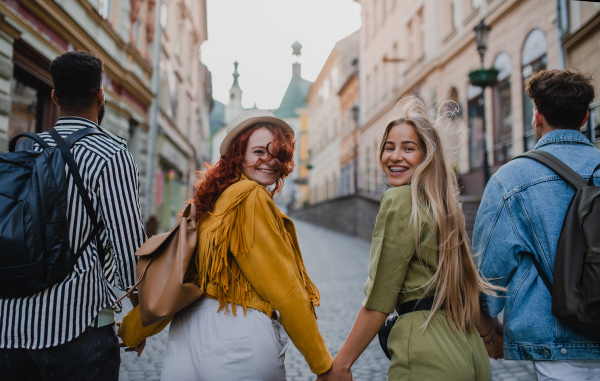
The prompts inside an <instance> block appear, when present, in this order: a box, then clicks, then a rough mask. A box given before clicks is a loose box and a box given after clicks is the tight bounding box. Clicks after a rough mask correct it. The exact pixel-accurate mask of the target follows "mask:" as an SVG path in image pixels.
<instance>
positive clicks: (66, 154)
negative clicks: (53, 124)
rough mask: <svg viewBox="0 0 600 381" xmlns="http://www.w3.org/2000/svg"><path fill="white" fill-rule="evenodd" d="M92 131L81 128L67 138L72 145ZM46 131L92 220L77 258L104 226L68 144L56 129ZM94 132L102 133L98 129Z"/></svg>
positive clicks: (102, 257)
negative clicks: (86, 237)
mask: <svg viewBox="0 0 600 381" xmlns="http://www.w3.org/2000/svg"><path fill="white" fill-rule="evenodd" d="M86 130H92V131H86ZM93 131H95V130H94V129H93V128H85V129H82V130H80V131H77V132H74V133H73V134H77V135H76V136H74V139H68V140H69V142H70V143H71V145H72V144H74V143H75V142H76V141H77V140H79V139H81V138H83V137H84V136H86V135H90V134H94V132H93ZM48 132H49V133H50V136H52V139H54V141H55V142H56V146H57V147H58V149H59V150H60V153H61V154H62V156H63V159H64V161H65V163H67V166H68V167H69V172H71V176H73V182H74V183H75V185H76V186H77V190H78V193H79V195H80V196H81V199H82V200H83V204H84V206H85V209H86V211H87V213H88V216H89V217H90V219H91V220H92V224H93V225H94V229H93V230H92V233H91V234H90V235H89V237H88V239H87V240H86V241H85V242H84V243H83V245H82V246H81V248H80V249H79V252H77V254H76V257H77V258H79V256H80V255H81V254H82V253H83V250H85V248H86V247H87V246H88V245H89V244H90V242H91V241H92V239H94V238H96V236H97V235H98V234H99V233H100V229H101V228H102V227H103V226H104V224H103V222H102V221H100V222H98V216H97V215H96V211H95V210H94V205H93V204H92V201H91V200H90V197H89V196H88V194H87V191H86V189H85V186H84V184H83V180H82V179H81V175H80V174H79V168H78V167H77V163H76V162H75V158H73V155H72V154H71V150H70V149H69V148H70V146H69V145H67V142H66V141H65V140H64V139H63V138H62V137H61V136H60V134H59V133H58V131H56V130H55V129H54V128H52V129H50V130H48ZM96 133H97V134H102V133H101V132H99V131H98V132H96ZM101 251H104V249H103V248H101ZM100 258H101V259H102V262H104V255H101V256H100Z"/></svg>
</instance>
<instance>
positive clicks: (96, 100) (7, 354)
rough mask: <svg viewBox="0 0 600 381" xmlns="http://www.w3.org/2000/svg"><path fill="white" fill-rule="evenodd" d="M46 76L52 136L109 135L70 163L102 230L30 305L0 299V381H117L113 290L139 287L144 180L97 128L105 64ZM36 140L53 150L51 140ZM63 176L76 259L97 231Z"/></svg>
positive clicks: (84, 62) (82, 58)
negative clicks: (53, 107) (53, 111)
mask: <svg viewBox="0 0 600 381" xmlns="http://www.w3.org/2000/svg"><path fill="white" fill-rule="evenodd" d="M50 72H51V74H52V78H53V80H54V90H52V99H53V101H54V102H55V103H56V104H57V105H58V106H59V107H60V119H59V120H58V122H57V123H56V124H55V126H54V127H55V129H56V130H57V131H58V133H59V134H60V135H61V137H63V138H65V137H67V136H69V135H70V134H71V133H73V132H75V131H78V130H80V129H83V128H86V127H92V128H95V129H98V130H100V131H102V132H103V134H101V135H89V136H86V137H84V138H82V139H81V140H79V141H78V142H77V143H76V144H75V145H73V147H72V148H71V153H72V154H73V156H74V158H75V161H76V162H77V164H78V167H79V172H80V175H81V178H82V179H83V182H84V185H85V188H86V190H87V192H88V195H89V198H90V200H91V201H92V204H93V205H94V210H95V211H96V213H97V215H98V220H99V221H98V222H99V223H100V222H102V223H103V226H104V227H103V228H101V230H100V234H99V235H98V237H97V239H93V240H91V243H90V244H89V245H88V246H87V247H86V249H85V250H84V251H83V254H82V255H81V256H80V257H79V259H78V261H77V263H76V264H75V266H74V268H73V270H72V271H71V272H70V273H69V274H68V275H67V277H66V278H65V279H64V280H63V281H61V282H59V283H57V284H54V285H52V286H50V287H48V288H46V289H44V290H42V291H40V292H38V293H35V294H33V295H29V296H26V297H22V298H12V299H0V379H2V380H117V379H118V376H119V366H120V362H121V360H120V351H119V344H118V340H117V337H116V334H115V323H114V313H113V310H120V306H113V304H114V301H115V299H116V294H115V292H114V290H113V286H115V287H118V288H120V289H121V290H126V289H127V288H129V287H131V286H132V285H133V284H134V283H135V265H136V259H135V256H134V254H135V251H136V250H137V249H138V248H139V247H140V246H141V245H142V243H143V242H144V240H145V239H146V235H145V232H144V227H143V223H142V215H141V211H140V206H139V174H138V170H137V166H136V164H135V161H134V159H133V157H132V155H131V153H130V152H129V151H128V150H127V148H126V145H125V141H124V139H121V138H119V137H117V136H115V135H113V134H111V133H109V132H107V131H105V130H103V129H102V128H101V127H100V126H99V124H100V122H101V120H102V117H103V115H104V90H103V88H102V61H101V60H100V59H99V58H97V57H95V56H94V55H92V54H90V53H87V52H69V53H65V54H63V55H61V56H60V57H58V58H56V59H55V60H54V61H53V62H52V64H51V65H50ZM40 136H41V137H42V138H43V139H44V140H45V141H46V142H47V143H48V144H49V145H50V146H54V145H55V143H54V141H53V140H52V138H51V137H50V135H49V134H48V133H47V132H45V133H42V134H40ZM34 149H39V147H38V146H37V145H36V146H35V147H34ZM65 171H66V174H67V181H68V216H69V229H70V230H69V239H70V242H71V249H72V250H74V251H77V250H79V249H80V247H81V246H82V245H83V243H84V242H85V241H86V240H87V238H88V237H89V236H90V234H91V233H92V230H93V227H94V225H93V223H92V221H91V219H90V217H89V216H88V214H87V212H86V209H85V207H84V204H83V201H82V199H81V197H80V196H79V193H78V192H77V188H76V185H75V183H74V182H73V177H72V176H71V175H70V173H69V171H68V169H67V168H65ZM101 253H104V254H103V255H102V254H101ZM101 256H103V257H104V258H101ZM135 299H136V297H133V298H132V303H133V304H134V305H136V304H137V300H135Z"/></svg>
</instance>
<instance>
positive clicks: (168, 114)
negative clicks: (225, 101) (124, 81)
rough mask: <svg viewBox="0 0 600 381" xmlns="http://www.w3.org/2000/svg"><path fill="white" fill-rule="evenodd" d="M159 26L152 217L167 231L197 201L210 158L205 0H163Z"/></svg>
mask: <svg viewBox="0 0 600 381" xmlns="http://www.w3.org/2000/svg"><path fill="white" fill-rule="evenodd" d="M160 27H161V35H160V41H161V44H160V56H159V57H158V58H157V61H158V65H157V67H158V70H157V73H156V74H157V75H158V78H157V84H158V88H157V89H155V91H156V94H157V96H158V98H157V102H156V104H155V107H154V108H153V109H152V110H151V115H150V121H151V127H153V128H155V129H156V130H155V133H154V134H151V141H150V146H151V150H154V155H152V157H151V159H150V160H152V163H151V168H152V176H151V180H152V193H151V194H152V201H153V202H152V205H151V207H150V208H149V209H148V213H149V215H154V216H155V217H156V218H157V219H158V221H159V223H160V228H161V229H162V230H165V229H169V228H170V227H171V226H173V225H174V224H175V222H176V220H177V219H178V213H179V212H180V211H181V210H182V209H183V207H184V206H185V202H186V201H187V200H189V199H191V198H192V196H193V192H194V184H195V182H196V177H197V171H198V170H200V169H201V168H202V166H203V163H204V162H206V161H209V160H210V126H209V111H210V109H211V107H212V88H211V77H210V72H209V71H208V69H207V68H206V66H205V65H204V64H203V63H202V61H201V56H200V46H201V45H202V43H203V42H204V41H206V39H207V25H206V1H205V0H196V1H191V0H162V4H161V9H160Z"/></svg>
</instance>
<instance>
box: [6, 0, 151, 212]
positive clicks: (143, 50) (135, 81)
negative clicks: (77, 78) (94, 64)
mask: <svg viewBox="0 0 600 381" xmlns="http://www.w3.org/2000/svg"><path fill="white" fill-rule="evenodd" d="M155 11H156V2H155V1H154V0H145V1H142V0H139V1H130V0H112V1H110V2H108V1H98V0H89V1H88V0H64V1H60V2H58V1H44V0H19V1H17V0H5V1H2V2H1V3H0V67H1V69H0V78H1V80H0V151H2V152H5V151H7V149H8V142H9V141H10V139H11V138H12V137H13V136H15V135H17V134H19V133H21V132H26V131H29V132H42V131H46V130H48V129H50V128H51V127H52V126H53V125H54V123H55V122H56V120H57V119H58V107H57V106H55V105H54V104H53V102H52V100H51V99H50V92H51V90H52V88H53V84H52V77H51V76H50V71H49V65H50V62H51V61H52V60H53V59H54V58H55V57H57V56H58V55H60V54H62V53H64V52H67V51H71V50H86V51H90V52H92V53H94V54H95V55H97V56H98V57H100V58H101V59H102V61H103V62H104V71H105V76H104V93H105V96H106V114H105V117H104V121H103V122H102V126H103V127H104V128H106V129H108V130H109V131H111V132H113V133H115V134H117V135H119V136H121V137H124V138H125V139H127V141H128V142H129V149H130V150H131V152H132V154H133V156H134V158H135V160H136V162H137V163H138V167H139V171H140V182H141V188H140V191H141V192H140V193H141V194H140V196H141V203H142V205H143V206H145V204H146V200H147V194H146V192H145V191H144V190H145V188H144V185H145V184H146V180H147V170H148V169H147V165H148V159H147V156H148V131H149V124H148V122H149V119H148V110H149V108H150V105H151V103H152V100H153V94H152V89H151V87H150V82H151V77H152V64H151V61H150V58H149V57H151V55H152V53H153V49H154V31H155V30H156V21H155V17H154V16H153V15H154V12H155Z"/></svg>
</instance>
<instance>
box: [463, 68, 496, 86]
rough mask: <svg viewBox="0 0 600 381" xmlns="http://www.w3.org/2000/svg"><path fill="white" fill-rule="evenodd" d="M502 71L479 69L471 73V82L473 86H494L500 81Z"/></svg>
mask: <svg viewBox="0 0 600 381" xmlns="http://www.w3.org/2000/svg"><path fill="white" fill-rule="evenodd" d="M499 73H500V70H498V69H496V68H494V67H492V68H490V69H478V70H473V71H471V72H470V73H469V82H471V85H473V86H479V87H486V86H493V85H494V84H496V82H497V81H498V74H499Z"/></svg>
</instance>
